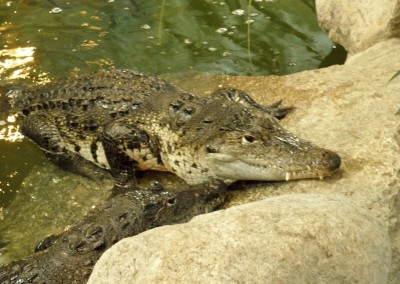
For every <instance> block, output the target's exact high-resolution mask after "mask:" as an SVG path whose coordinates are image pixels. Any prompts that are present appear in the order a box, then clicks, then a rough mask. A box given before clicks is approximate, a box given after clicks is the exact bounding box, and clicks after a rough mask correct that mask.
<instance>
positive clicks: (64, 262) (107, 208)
mask: <svg viewBox="0 0 400 284" xmlns="http://www.w3.org/2000/svg"><path fill="white" fill-rule="evenodd" d="M225 188H226V186H225V185H224V184H222V183H213V184H207V185H205V186H204V187H203V186H194V187H192V188H191V189H187V188H183V190H180V191H171V190H162V191H146V190H133V191H129V192H125V193H119V194H117V195H116V196H114V197H112V198H110V199H109V200H108V201H107V202H106V203H105V204H103V205H102V206H100V207H99V208H98V209H95V210H93V211H91V212H90V213H89V214H88V215H87V216H85V218H83V220H82V221H81V222H79V223H78V224H77V225H76V226H73V227H72V228H71V229H69V230H67V231H66V232H64V233H62V234H61V235H59V236H57V237H56V238H55V241H54V238H53V240H51V242H50V243H51V244H50V246H49V247H48V248H47V246H48V245H47V244H45V246H44V247H42V248H39V249H40V250H41V251H39V252H37V253H35V254H33V255H31V256H30V257H28V258H26V259H22V260H18V261H13V262H11V263H9V264H7V265H3V266H1V265H0V283H1V284H11V283H12V284H14V283H15V284H17V283H18V284H23V283H53V284H58V283H59V284H66V283H75V284H78V283H86V281H87V279H88V278H89V276H90V273H91V272H92V269H93V266H94V264H95V263H96V262H97V260H98V259H99V258H100V256H101V255H102V253H103V252H104V251H105V250H107V249H108V248H110V247H111V246H112V245H113V244H115V243H116V242H117V241H119V240H121V239H122V238H126V237H130V236H134V235H136V234H139V233H140V232H143V231H145V230H149V229H151V228H154V227H158V226H162V225H167V224H172V223H177V222H184V221H187V220H189V219H190V218H192V217H193V216H195V215H198V214H202V213H207V212H210V211H212V210H214V209H215V208H216V207H217V206H218V205H220V204H221V203H222V202H223V201H224V199H225ZM47 240H48V239H45V240H44V241H43V242H42V243H41V244H40V245H43V243H44V242H46V241H47Z"/></svg>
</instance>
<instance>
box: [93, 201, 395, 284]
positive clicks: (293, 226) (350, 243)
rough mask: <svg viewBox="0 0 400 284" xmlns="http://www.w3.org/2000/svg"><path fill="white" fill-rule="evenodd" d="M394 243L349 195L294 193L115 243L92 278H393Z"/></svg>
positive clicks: (198, 280)
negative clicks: (392, 255) (389, 274)
mask: <svg viewBox="0 0 400 284" xmlns="http://www.w3.org/2000/svg"><path fill="white" fill-rule="evenodd" d="M389 268H390V243H389V238H388V234H387V232H386V231H385V230H384V229H383V226H382V225H381V224H380V223H379V222H378V221H377V220H376V219H375V218H373V217H372V216H371V215H370V214H369V213H368V211H366V210H361V209H360V208H358V206H356V205H354V204H351V203H349V202H347V201H346V200H343V199H334V198H329V197H324V196H319V195H286V196H282V197H275V198H269V199H266V200H263V201H259V202H253V203H250V204H246V205H241V206H237V207H233V208H229V209H226V210H222V211H218V212H215V213H212V214H207V215H204V216H202V217H201V218H194V219H193V220H192V221H191V222H189V223H187V224H181V225H175V226H168V227H161V228H157V229H154V230H151V231H147V232H145V233H143V234H141V235H139V236H137V237H134V238H129V239H125V240H123V241H121V242H119V243H118V244H117V245H115V246H114V247H113V248H112V249H111V250H109V251H107V252H106V253H105V255H104V256H103V257H102V258H101V259H100V261H99V262H98V263H97V265H96V267H95V269H94V272H93V274H92V276H91V278H90V280H89V282H88V283H93V284H94V283H96V284H97V283H356V282H358V283H379V284H380V283H386V280H387V275H388V271H389Z"/></svg>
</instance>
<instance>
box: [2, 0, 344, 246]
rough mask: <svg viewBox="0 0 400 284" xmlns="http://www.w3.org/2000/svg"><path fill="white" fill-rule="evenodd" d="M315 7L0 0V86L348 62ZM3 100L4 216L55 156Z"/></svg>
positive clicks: (167, 0) (281, 2) (206, 1)
mask: <svg viewBox="0 0 400 284" xmlns="http://www.w3.org/2000/svg"><path fill="white" fill-rule="evenodd" d="M314 10H315V7H314V1H313V0H302V1H300V0H298V1H291V0H275V1H270V0H269V1H267V0H253V1H233V0H232V1H210V0H199V1H183V0H160V1H148V0H136V1H135V0H131V1H127V0H115V1H112V0H108V1H107V0H102V1H99V0H96V1H95V0H90V1H87V0H86V1H83V0H77V1H59V0H52V1H50V0H48V1H45V0H36V1H35V0H24V1H23V0H19V1H3V0H0V80H1V81H0V94H1V92H2V89H1V85H2V84H5V83H7V84H9V83H12V84H18V85H20V84H24V83H25V82H29V83H32V82H33V83H38V84H41V83H45V82H48V81H51V80H54V79H57V78H62V77H65V76H68V75H71V74H78V73H82V72H89V71H94V70H97V69H99V68H109V67H117V68H129V69H138V70H141V71H146V72H151V73H156V74H164V73H177V72H183V73H184V72H188V71H200V72H208V73H215V74H231V75H268V74H277V75H282V74H290V73H294V72H299V71H302V70H307V69H315V68H318V67H320V66H328V65H330V64H337V63H342V62H343V60H344V56H345V53H344V52H343V50H342V49H341V47H340V46H336V45H335V44H333V43H332V42H331V41H330V40H329V38H328V37H327V35H326V34H325V33H323V32H322V31H321V30H320V28H319V27H318V24H317V19H316V15H315V11H314ZM3 95H4V93H3ZM1 105H2V104H1V97H0V223H1V219H2V216H3V215H6V214H5V213H3V211H7V210H14V212H15V211H24V208H16V207H15V208H8V207H7V206H8V205H9V204H10V202H11V201H12V200H14V199H15V197H16V196H18V194H21V193H19V190H20V189H21V184H22V183H23V181H24V179H25V178H26V176H27V175H28V174H29V173H31V171H32V168H35V169H37V168H40V167H41V166H42V165H45V164H46V160H45V158H44V157H43V154H42V153H41V152H40V150H38V149H37V148H36V147H35V146H34V145H32V144H31V143H29V141H25V140H22V139H21V137H20V136H19V135H18V132H17V131H16V130H17V129H16V126H14V125H13V124H12V117H7V115H6V114H5V113H4V111H3V112H1ZM7 119H8V120H9V121H8V122H7ZM21 141H22V142H21ZM31 175H32V173H31ZM29 180H30V181H31V180H32V178H31V177H30V178H29ZM38 182H39V179H38ZM46 182H47V183H50V184H51V180H50V181H49V180H46ZM33 183H35V182H34V181H33ZM24 186H25V187H29V186H28V185H26V184H25V185H24V184H22V188H23V187H24ZM43 186H44V187H46V188H47V187H48V186H47V185H43ZM55 187H57V186H55ZM77 187H78V188H79V186H77ZM42 190H44V189H42ZM51 198H52V194H51V193H49V194H48V197H47V199H48V200H47V202H51ZM21 206H22V207H23V205H21ZM29 210H32V209H29ZM54 210H57V208H55V209H54ZM29 213H30V212H28V214H29ZM11 214H13V213H11ZM48 214H52V212H48ZM27 222H28V223H29V221H27ZM19 226H21V225H19ZM0 242H1V232H0ZM0 246H1V244H0Z"/></svg>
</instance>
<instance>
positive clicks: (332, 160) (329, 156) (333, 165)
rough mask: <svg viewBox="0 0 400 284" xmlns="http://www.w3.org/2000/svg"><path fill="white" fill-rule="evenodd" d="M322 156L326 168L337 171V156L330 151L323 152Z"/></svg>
mask: <svg viewBox="0 0 400 284" xmlns="http://www.w3.org/2000/svg"><path fill="white" fill-rule="evenodd" d="M322 156H323V157H324V159H326V162H327V166H328V168H329V169H330V170H337V169H338V168H340V164H341V159H340V156H339V155H338V154H336V153H335V152H332V151H325V152H324V153H323V154H322Z"/></svg>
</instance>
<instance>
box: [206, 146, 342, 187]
mask: <svg viewBox="0 0 400 284" xmlns="http://www.w3.org/2000/svg"><path fill="white" fill-rule="evenodd" d="M208 159H209V161H210V163H209V167H210V169H211V170H212V171H213V172H214V173H215V175H216V176H218V177H220V178H224V179H230V180H265V181H281V180H285V181H289V180H297V179H321V180H322V179H324V178H326V177H329V176H331V175H332V174H333V173H335V172H336V171H337V170H338V169H339V167H340V163H341V160H340V157H339V156H338V155H337V154H336V153H334V152H331V151H328V150H326V153H325V154H324V155H322V158H320V159H304V160H299V161H296V159H294V158H293V157H291V158H288V159H287V161H285V160H284V159H282V158H281V159H275V161H276V162H273V163H272V162H271V163H268V162H267V161H264V160H262V161H261V160H260V159H249V158H238V157H234V156H231V155H227V154H222V153H214V154H210V156H209V157H208Z"/></svg>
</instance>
